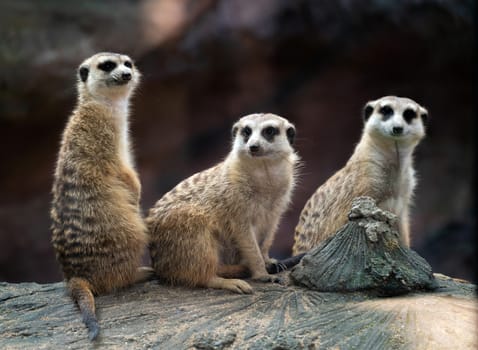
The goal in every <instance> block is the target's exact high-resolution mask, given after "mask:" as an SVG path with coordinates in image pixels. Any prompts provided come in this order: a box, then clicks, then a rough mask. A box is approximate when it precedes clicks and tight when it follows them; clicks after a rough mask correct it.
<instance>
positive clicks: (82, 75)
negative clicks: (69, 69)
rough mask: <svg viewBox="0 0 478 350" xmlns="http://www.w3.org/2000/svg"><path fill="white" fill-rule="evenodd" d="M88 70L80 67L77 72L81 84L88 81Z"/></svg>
mask: <svg viewBox="0 0 478 350" xmlns="http://www.w3.org/2000/svg"><path fill="white" fill-rule="evenodd" d="M89 72H90V71H89V69H88V68H87V67H80V69H79V70H78V73H79V75H80V79H81V81H82V82H85V81H86V79H88V73H89Z"/></svg>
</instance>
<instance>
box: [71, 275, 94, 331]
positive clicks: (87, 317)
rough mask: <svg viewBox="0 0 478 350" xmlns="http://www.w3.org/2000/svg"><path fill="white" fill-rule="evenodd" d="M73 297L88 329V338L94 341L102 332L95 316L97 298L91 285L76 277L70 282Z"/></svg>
mask: <svg viewBox="0 0 478 350" xmlns="http://www.w3.org/2000/svg"><path fill="white" fill-rule="evenodd" d="M68 288H69V289H70V293H71V297H72V298H73V300H74V301H75V302H76V303H77V304H78V307H79V308H80V311H81V315H82V316H83V322H84V323H85V325H86V327H88V337H89V338H90V340H94V339H95V338H96V337H97V336H98V333H99V331H100V326H99V325H98V320H97V319H96V315H95V298H94V296H93V292H92V291H91V285H90V283H89V282H88V281H86V280H84V279H83V278H77V277H74V278H72V279H70V280H69V281H68Z"/></svg>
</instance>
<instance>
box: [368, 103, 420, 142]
mask: <svg viewBox="0 0 478 350" xmlns="http://www.w3.org/2000/svg"><path fill="white" fill-rule="evenodd" d="M363 118H364V122H365V131H366V132H367V133H369V134H370V135H372V136H377V137H382V138H387V139H392V140H394V141H399V142H402V143H416V142H418V141H420V140H421V139H422V138H423V137H424V136H425V125H426V122H427V118H428V112H427V110H426V109H425V108H423V107H422V106H420V105H419V104H418V103H416V102H415V101H413V100H411V99H409V98H403V97H396V96H386V97H382V98H379V99H378V100H375V101H370V102H367V104H366V105H365V107H364V109H363Z"/></svg>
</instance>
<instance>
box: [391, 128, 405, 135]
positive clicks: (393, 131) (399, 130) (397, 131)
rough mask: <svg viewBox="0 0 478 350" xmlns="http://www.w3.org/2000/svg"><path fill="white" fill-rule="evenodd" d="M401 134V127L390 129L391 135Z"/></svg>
mask: <svg viewBox="0 0 478 350" xmlns="http://www.w3.org/2000/svg"><path fill="white" fill-rule="evenodd" d="M402 133H403V127H402V126H394V127H393V128H392V134H393V135H395V136H398V135H401V134H402Z"/></svg>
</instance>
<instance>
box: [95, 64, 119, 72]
mask: <svg viewBox="0 0 478 350" xmlns="http://www.w3.org/2000/svg"><path fill="white" fill-rule="evenodd" d="M115 68H116V63H114V62H113V61H105V62H103V63H100V64H99V65H98V69H100V70H102V71H104V72H107V73H108V72H111V71H112V70H113V69H115Z"/></svg>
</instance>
